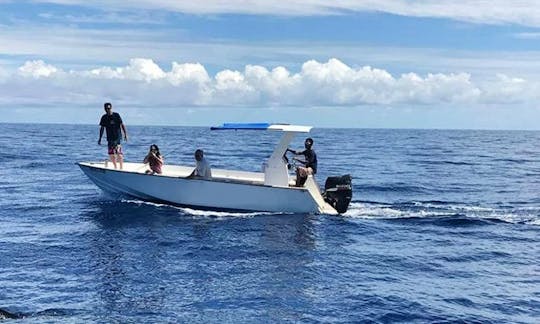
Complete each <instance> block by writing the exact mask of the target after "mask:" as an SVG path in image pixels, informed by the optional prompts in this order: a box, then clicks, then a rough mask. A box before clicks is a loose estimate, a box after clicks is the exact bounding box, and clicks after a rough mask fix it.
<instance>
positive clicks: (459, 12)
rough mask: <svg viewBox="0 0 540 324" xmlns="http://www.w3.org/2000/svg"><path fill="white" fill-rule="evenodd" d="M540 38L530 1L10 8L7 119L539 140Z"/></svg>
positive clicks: (4, 52)
mask: <svg viewBox="0 0 540 324" xmlns="http://www.w3.org/2000/svg"><path fill="white" fill-rule="evenodd" d="M539 40H540V3H537V1H532V0H521V1H512V2H508V1H502V0H492V1H484V0H471V1H462V2H461V3H455V1H446V0H439V1H432V0H424V1H414V0H408V1H404V0H403V1H401V0H393V1H389V0H388V1H387V0H379V1H353V0H338V1H333V2H327V1H320V0H316V1H307V0H296V1H288V2H283V3H280V2H275V1H240V0H232V1H227V2H223V1H218V0H208V1H204V2H202V3H193V2H192V1H169V0H154V1H150V0H137V1H114V0H113V1H91V2H86V1H80V0H56V1H31V0H28V1H9V0H8V1H6V0H0V109H2V117H1V118H0V121H2V122H58V123H89V124H93V123H96V120H97V119H98V118H99V115H100V114H101V113H102V110H101V107H102V104H103V102H104V101H111V102H113V105H114V106H115V109H116V110H117V111H119V112H120V113H121V114H122V116H123V117H124V119H125V120H126V123H128V124H139V125H148V124H157V125H205V126H206V125H212V124H217V123H222V122H228V121H240V122H242V121H245V122H256V121H276V122H278V121H279V122H290V123H304V124H312V125H314V126H324V127H381V128H385V127H389V128H482V129H484V128H487V129H540V126H539V125H537V121H538V120H539V118H538V117H540V108H538V107H539V106H538V104H539V103H540V91H539V90H540V42H539Z"/></svg>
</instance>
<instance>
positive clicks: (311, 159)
mask: <svg viewBox="0 0 540 324" xmlns="http://www.w3.org/2000/svg"><path fill="white" fill-rule="evenodd" d="M312 146H313V139H312V138H311V137H308V138H306V141H305V142H304V147H305V148H306V149H305V150H303V151H301V152H298V151H295V150H291V149H287V151H289V152H292V153H293V154H294V155H303V156H304V158H305V160H304V161H302V160H299V159H297V158H294V159H295V160H296V161H298V162H300V163H301V164H303V165H304V166H303V167H301V166H300V167H297V168H296V186H297V187H302V186H304V184H305V183H306V180H307V177H308V175H313V174H315V173H317V153H315V151H314V150H313V149H311V147H312Z"/></svg>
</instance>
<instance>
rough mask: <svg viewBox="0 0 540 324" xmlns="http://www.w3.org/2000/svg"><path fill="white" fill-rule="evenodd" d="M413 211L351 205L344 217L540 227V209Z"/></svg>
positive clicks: (429, 207)
mask: <svg viewBox="0 0 540 324" xmlns="http://www.w3.org/2000/svg"><path fill="white" fill-rule="evenodd" d="M413 205H414V206H415V208H414V209H410V208H408V207H406V206H404V207H401V208H400V207H399V206H397V204H396V206H394V205H388V204H377V203H359V202H353V203H351V204H350V206H349V210H348V211H347V212H346V213H345V214H344V216H346V217H353V218H373V219H377V218H379V219H392V218H416V217H418V218H419V217H445V216H453V215H456V214H460V215H463V216H465V217H470V218H472V219H492V220H493V219H496V220H500V221H503V222H507V223H513V224H530V225H540V207H523V208H489V207H483V206H470V205H459V204H453V205H451V204H442V203H441V204H437V203H421V202H414V203H413Z"/></svg>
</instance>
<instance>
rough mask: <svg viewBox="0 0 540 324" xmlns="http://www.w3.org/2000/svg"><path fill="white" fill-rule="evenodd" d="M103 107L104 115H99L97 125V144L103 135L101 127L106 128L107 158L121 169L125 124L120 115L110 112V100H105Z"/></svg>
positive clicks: (125, 135)
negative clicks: (99, 118) (99, 119)
mask: <svg viewBox="0 0 540 324" xmlns="http://www.w3.org/2000/svg"><path fill="white" fill-rule="evenodd" d="M103 107H104V108H105V115H103V116H101V121H100V122H99V125H100V126H101V128H100V129H99V140H98V144H99V145H101V137H102V136H103V129H106V130H107V147H108V153H109V158H110V159H111V162H112V163H113V165H114V168H115V169H116V162H118V164H119V166H120V170H122V167H123V163H124V154H123V153H122V146H121V145H120V143H121V142H122V132H123V133H124V140H125V141H126V142H127V140H128V135H127V131H126V126H124V123H123V122H122V117H120V114H118V113H116V112H112V105H111V103H110V102H106V103H105V104H104V105H103Z"/></svg>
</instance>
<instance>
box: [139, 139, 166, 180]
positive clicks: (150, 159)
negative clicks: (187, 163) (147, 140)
mask: <svg viewBox="0 0 540 324" xmlns="http://www.w3.org/2000/svg"><path fill="white" fill-rule="evenodd" d="M143 163H148V164H149V165H150V170H146V173H148V174H156V173H157V174H161V167H162V166H163V156H161V153H160V152H159V147H158V146H157V145H156V144H152V145H150V151H149V152H148V154H147V155H146V156H145V157H144V161H143Z"/></svg>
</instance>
